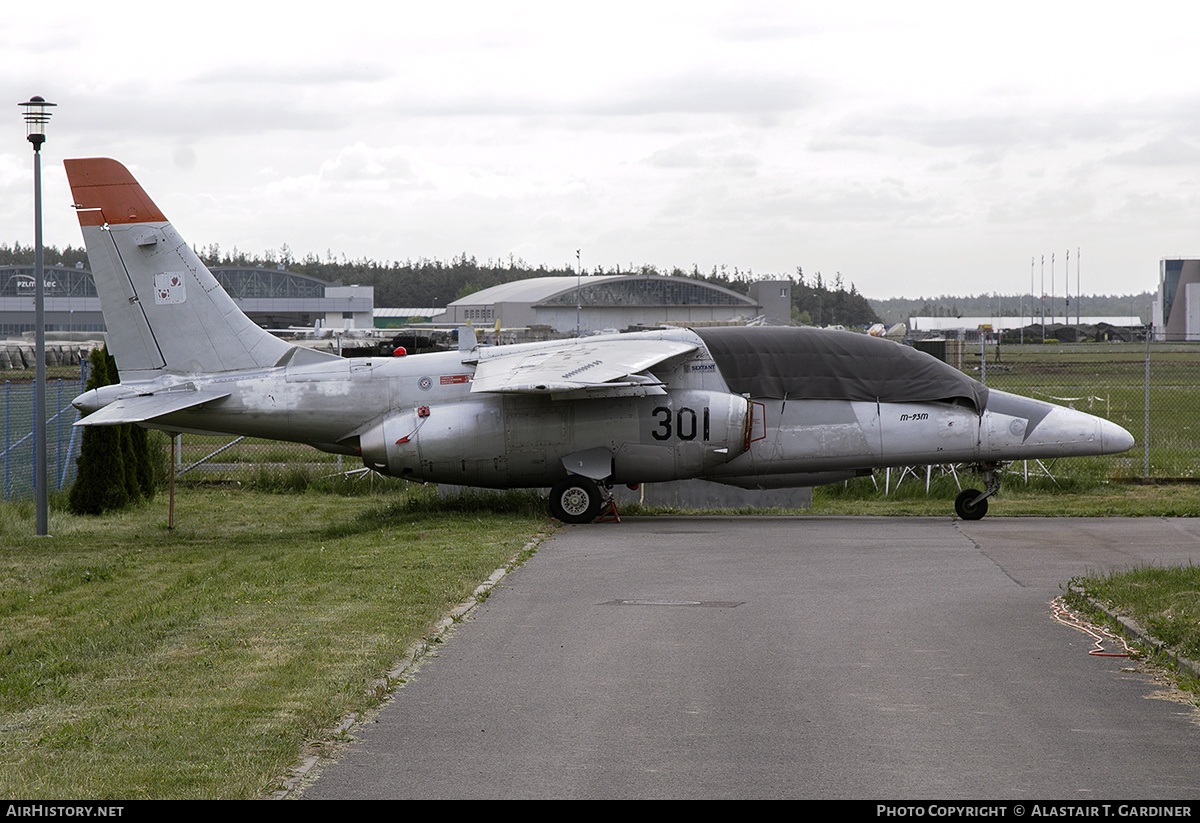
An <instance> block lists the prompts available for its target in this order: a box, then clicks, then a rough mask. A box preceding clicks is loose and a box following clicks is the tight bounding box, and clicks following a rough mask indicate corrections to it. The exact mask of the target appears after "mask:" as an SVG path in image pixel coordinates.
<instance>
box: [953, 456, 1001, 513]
mask: <svg viewBox="0 0 1200 823" xmlns="http://www.w3.org/2000/svg"><path fill="white" fill-rule="evenodd" d="M1000 466H1001V464H999V463H984V464H983V465H982V466H980V473H981V474H982V475H983V482H984V485H985V488H984V490H983V491H979V490H978V489H963V490H962V491H961V492H959V493H958V497H956V498H954V513H955V514H957V515H958V516H959V517H961V518H962V519H963V520H980V519H982V517H983V516H984V515H985V514H987V510H988V498H989V497H991V496H992V495H993V494H995V493H996V492H998V491H1000Z"/></svg>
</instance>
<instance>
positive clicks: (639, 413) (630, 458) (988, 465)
mask: <svg viewBox="0 0 1200 823" xmlns="http://www.w3.org/2000/svg"><path fill="white" fill-rule="evenodd" d="M65 165H66V170H67V177H68V178H69V180H70V184H71V191H72V194H73V197H74V202H75V208H76V209H77V210H78V216H79V223H80V226H81V227H82V229H83V236H84V241H85V242H86V244H87V252H88V259H89V261H90V262H91V267H92V273H93V275H94V276H95V280H96V289H97V291H98V292H99V295H100V300H101V305H102V308H103V311H104V317H105V322H106V324H107V326H108V348H109V351H110V352H111V353H112V354H113V356H114V357H115V358H116V361H117V366H118V368H119V370H120V374H121V383H120V384H119V385H114V386H105V387H103V388H100V389H95V390H92V391H88V392H85V393H84V394H82V395H80V396H79V397H78V398H76V399H75V401H74V403H75V406H76V407H77V408H78V409H80V410H81V411H82V412H84V413H85V414H86V416H85V417H84V418H83V419H81V420H80V423H79V424H80V425H111V424H118V423H139V424H141V425H143V426H148V427H152V428H157V429H163V430H165V431H169V432H189V433H200V434H213V433H223V434H238V435H248V436H252V437H264V438H272V439H276V440H288V441H294V442H298V443H307V444H308V445H310V446H313V447H315V448H317V449H320V450H322V451H326V452H333V453H337V454H347V455H359V456H361V458H362V461H363V463H364V464H365V465H366V466H367V467H369V468H370V469H373V470H374V471H377V472H379V473H380V474H385V475H390V476H393V477H401V478H404V479H406V480H413V481H418V482H434V483H452V484H461V485H466V486H482V487H490V488H518V487H533V488H545V487H549V488H550V489H551V491H550V511H551V512H552V513H553V514H554V516H556V517H558V518H559V519H561V520H564V521H566V522H570V523H586V522H591V521H592V520H594V519H596V517H597V516H598V515H599V514H600V512H601V511H602V510H603V509H604V508H605V507H606V506H607V505H608V504H609V503H610V502H611V494H610V490H611V489H612V486H613V485H614V484H616V483H625V484H631V485H632V484H637V483H654V482H663V481H669V480H679V479H686V478H704V479H707V480H712V481H716V482H719V483H726V484H730V485H734V486H740V487H743V488H780V487H789V486H813V485H820V484H824V483H832V482H837V481H840V480H844V479H847V478H849V477H853V476H855V475H859V474H865V473H869V472H870V470H872V469H874V468H880V467H884V466H910V465H926V464H945V463H971V464H976V465H978V466H979V467H980V468H981V470H982V472H983V477H984V480H985V486H986V487H985V489H984V490H983V491H978V490H975V489H968V490H966V491H964V492H962V493H961V494H960V495H959V497H958V499H957V500H956V502H955V509H956V511H957V513H958V515H959V516H960V517H963V518H967V519H977V518H980V517H982V516H983V515H984V513H985V512H986V511H987V503H988V498H989V497H990V496H991V495H992V494H994V493H995V492H996V490H997V489H998V488H999V477H1000V474H999V469H1000V467H1001V465H1002V464H1003V463H1004V462H1005V461H1011V460H1022V459H1032V458H1054V457H1065V456H1072V455H1096V454H1113V453H1117V452H1123V451H1125V450H1126V449H1129V448H1130V447H1131V446H1132V445H1133V437H1132V436H1131V435H1130V434H1129V432H1127V431H1125V429H1123V428H1121V427H1120V426H1118V425H1116V424H1114V423H1111V422H1109V421H1107V420H1103V419H1101V418H1099V417H1093V416H1092V415H1089V414H1084V413H1083V412H1079V411H1074V410H1070V409H1066V408H1063V407H1061V406H1056V405H1052V404H1050V403H1043V402H1041V401H1038V400H1031V399H1029V398H1026V397H1020V396H1018V395H1013V394H1008V393H1006V392H1001V391H996V390H993V389H988V388H986V387H985V386H983V385H982V384H981V383H979V382H977V381H975V380H972V379H971V378H969V377H967V376H966V375H964V374H962V373H961V372H959V371H958V370H957V369H954V368H952V367H951V366H948V365H946V364H945V363H942V362H941V361H939V360H937V359H936V358H933V357H930V356H929V355H926V354H924V353H921V352H918V351H915V350H913V349H911V348H907V347H905V346H902V345H899V344H897V343H894V342H891V341H888V340H883V339H877V338H872V337H869V336H867V335H859V334H852V333H848V332H838V331H825V330H818V329H807V328H743V327H721V328H702V329H695V330H688V329H670V330H661V331H649V332H641V333H635V334H621V335H608V336H598V337H588V338H584V339H575V340H564V341H556V342H545V343H527V344H521V345H511V346H500V347H492V348H489V347H482V346H475V347H473V348H467V347H465V346H462V347H460V350H459V351H451V352H437V353H431V354H421V355H412V356H406V357H405V356H400V357H383V358H371V359H344V358H341V357H337V356H335V355H331V354H325V353H322V352H317V351H314V350H312V349H307V348H303V347H300V346H295V345H292V344H290V343H287V342H284V341H283V340H280V339H278V338H276V337H274V336H273V335H271V334H269V333H267V332H266V331H264V330H262V329H260V328H259V327H258V326H256V325H255V324H254V323H253V322H252V321H251V320H250V319H249V318H247V317H246V316H245V315H244V314H243V313H242V312H241V311H240V310H239V309H238V308H237V306H236V305H235V304H234V302H233V300H232V299H231V298H230V297H229V295H228V294H226V293H225V291H224V290H223V289H222V288H221V287H220V285H218V283H217V281H216V280H215V279H214V278H213V276H212V274H211V273H210V272H209V271H208V269H207V268H205V266H204V264H203V263H201V262H200V260H199V259H198V258H197V256H196V255H195V254H194V253H193V252H192V249H191V247H189V246H188V244H187V243H185V242H184V241H183V239H182V238H181V237H180V235H179V234H178V233H177V232H176V231H175V229H174V228H173V227H172V225H171V224H170V223H169V222H168V221H167V219H166V217H164V216H163V213H162V212H161V211H159V209H158V207H157V206H155V204H154V203H153V201H151V200H150V198H149V197H147V196H146V193H145V192H144V191H143V190H142V187H141V186H140V185H138V183H137V181H136V180H134V178H133V176H132V175H131V174H130V173H129V172H128V170H126V169H125V167H124V166H122V165H121V164H120V163H117V162H116V161H114V160H108V159H83V160H67V161H66V163H65Z"/></svg>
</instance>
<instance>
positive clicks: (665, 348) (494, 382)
mask: <svg viewBox="0 0 1200 823" xmlns="http://www.w3.org/2000/svg"><path fill="white" fill-rule="evenodd" d="M696 348H697V346H696V345H695V344H693V343H683V342H680V341H677V340H656V341H654V342H653V343H647V341H646V340H644V339H643V340H635V339H627V340H619V339H612V338H610V339H607V340H597V341H595V342H590V343H581V344H577V345H573V346H568V347H563V348H554V349H543V350H540V351H529V350H524V351H521V350H515V351H513V352H512V353H508V352H506V351H505V349H504V347H500V348H496V349H486V350H481V352H480V354H481V356H480V359H479V365H478V366H476V368H475V378H474V380H472V382H471V391H472V392H520V393H527V394H551V393H562V392H577V391H580V390H582V389H593V388H599V387H605V386H609V384H611V383H613V382H614V381H617V382H619V383H622V384H624V386H630V385H632V384H634V383H641V382H643V381H636V380H630V379H629V378H630V377H631V376H632V375H636V374H638V373H639V372H643V371H645V370H646V369H649V368H651V367H653V366H657V365H658V364H659V363H662V362H663V361H665V360H670V359H671V358H674V357H680V356H682V355H685V354H688V353H690V352H692V351H695V350H696ZM650 385H653V384H650Z"/></svg>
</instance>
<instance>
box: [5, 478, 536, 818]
mask: <svg viewBox="0 0 1200 823" xmlns="http://www.w3.org/2000/svg"><path fill="white" fill-rule="evenodd" d="M416 493H417V498H415V499H413V498H409V497H408V496H407V495H406V494H404V493H400V495H399V496H391V497H380V496H372V495H367V496H359V497H345V496H337V495H330V494H321V493H307V494H270V493H264V492H258V491H249V490H244V489H242V490H234V489H229V488H207V489H190V490H184V491H182V492H181V494H180V496H179V499H178V500H177V501H176V523H177V528H176V529H175V531H174V532H173V533H171V532H168V531H167V530H166V529H165V523H166V500H165V496H162V495H160V496H159V498H158V499H157V500H156V501H154V503H152V504H148V505H145V506H142V507H140V508H137V509H133V510H130V511H127V512H123V513H120V514H115V515H109V516H105V517H99V518H86V519H85V518H75V517H71V516H69V515H65V514H62V513H60V512H58V511H55V512H54V513H53V515H52V518H51V523H50V526H51V533H52V535H53V537H50V538H40V539H39V538H34V537H32V536H30V535H32V532H33V529H32V524H31V512H30V511H28V509H29V507H28V506H22V505H9V506H0V627H2V629H3V630H2V631H0V795H3V796H5V797H20V798H30V799H40V798H93V799H109V798H112V799H136V798H251V797H256V796H258V795H260V794H261V793H262V792H263V791H265V790H268V789H270V788H271V785H272V781H274V780H275V779H276V778H278V777H279V776H281V775H282V774H284V773H285V771H286V770H287V768H288V767H289V765H291V763H292V762H293V760H294V759H295V757H296V756H297V754H298V753H299V752H300V750H301V748H302V747H303V745H304V743H305V742H306V741H308V740H312V739H314V738H317V739H319V738H320V737H321V736H322V734H323V733H324V732H325V731H326V730H328V729H330V728H333V727H334V726H335V725H336V724H337V722H338V721H339V720H340V719H341V718H342V717H344V716H346V715H347V714H349V713H351V712H361V711H363V710H364V709H366V708H368V707H370V706H371V705H373V704H374V703H376V702H377V701H378V699H379V695H378V693H377V690H376V689H375V688H374V687H373V686H372V683H373V682H374V681H375V678H377V677H378V676H379V675H380V673H382V672H384V671H387V670H388V669H389V668H390V667H391V666H392V664H393V663H394V662H395V660H396V659H397V658H398V657H399V656H400V655H401V654H402V653H403V651H404V650H405V649H406V648H407V647H408V646H409V645H410V644H412V643H414V642H415V641H417V640H418V639H419V638H421V637H422V636H423V633H424V632H426V631H427V629H428V627H429V626H430V625H432V624H433V623H434V622H435V621H437V620H438V619H439V618H440V617H441V616H442V615H443V614H445V613H446V611H447V610H448V609H449V608H450V607H451V606H453V605H454V604H456V603H458V602H461V601H462V600H464V599H465V598H467V597H468V596H469V595H470V593H471V592H472V591H473V590H474V589H475V587H476V586H477V585H478V584H479V583H480V582H481V581H483V580H484V579H486V578H487V576H488V575H489V574H490V573H491V572H492V571H493V570H494V569H496V568H497V567H500V566H503V565H505V564H506V563H508V562H509V561H510V560H512V559H513V558H514V557H515V556H516V555H517V554H518V553H519V552H520V551H521V549H522V547H523V546H525V545H526V544H527V542H528V541H529V539H530V537H531V535H533V534H535V533H536V532H538V531H539V530H540V529H542V528H544V527H545V525H546V519H545V515H544V514H543V513H542V509H541V505H540V504H539V505H538V506H536V507H533V506H531V505H530V504H529V502H528V501H527V500H526V499H525V497H523V496H521V495H519V494H518V495H492V496H490V497H483V498H479V499H477V500H476V501H475V502H474V503H473V504H440V503H438V502H437V501H430V500H429V499H427V498H425V497H423V496H422V490H417V492H416ZM496 501H499V502H496Z"/></svg>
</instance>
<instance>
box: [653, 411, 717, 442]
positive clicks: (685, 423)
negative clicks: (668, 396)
mask: <svg viewBox="0 0 1200 823" xmlns="http://www.w3.org/2000/svg"><path fill="white" fill-rule="evenodd" d="M651 414H653V415H654V419H655V420H657V421H658V426H657V427H656V428H655V429H654V431H652V432H650V436H651V437H653V438H654V439H655V440H670V439H671V437H672V436H674V437H678V438H679V439H680V440H695V439H696V435H697V434H699V433H700V432H698V431H697V419H696V417H697V415H696V410H695V409H689V408H688V407H687V406H683V407H681V408H680V409H679V411H677V412H675V414H674V415H672V414H671V410H670V409H669V408H667V407H666V406H659V407H658V408H656V409H655V410H654V411H653V412H651ZM672 423H674V426H672ZM700 424H701V425H702V426H703V436H702V437H701V439H702V440H704V441H707V440H708V406H705V407H704V408H703V409H701V411H700Z"/></svg>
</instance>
